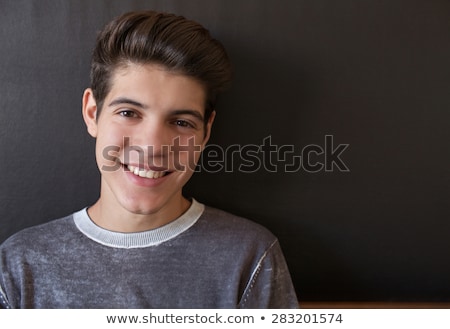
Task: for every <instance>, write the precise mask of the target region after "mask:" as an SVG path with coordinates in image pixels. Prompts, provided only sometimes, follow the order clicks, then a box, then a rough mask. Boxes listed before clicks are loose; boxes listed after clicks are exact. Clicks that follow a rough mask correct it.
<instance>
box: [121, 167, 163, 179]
mask: <svg viewBox="0 0 450 329" xmlns="http://www.w3.org/2000/svg"><path fill="white" fill-rule="evenodd" d="M126 167H127V168H128V170H129V171H130V172H132V173H133V174H135V175H136V176H139V177H143V178H149V179H157V178H161V177H163V176H165V175H167V174H168V173H169V172H168V171H163V170H151V169H143V168H139V167H136V166H131V165H127V166H126Z"/></svg>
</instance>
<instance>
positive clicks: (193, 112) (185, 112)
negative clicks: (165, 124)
mask: <svg viewBox="0 0 450 329" xmlns="http://www.w3.org/2000/svg"><path fill="white" fill-rule="evenodd" d="M122 104H129V105H133V106H136V107H140V108H142V109H148V106H147V105H145V104H142V103H140V102H138V101H135V100H133V99H131V98H127V97H118V98H116V99H114V100H113V101H112V102H111V103H109V105H108V106H116V105H122ZM170 114H171V115H190V116H193V117H194V118H196V119H198V120H200V121H203V120H204V116H203V114H201V113H200V112H199V111H196V110H189V109H182V110H174V111H171V113H170Z"/></svg>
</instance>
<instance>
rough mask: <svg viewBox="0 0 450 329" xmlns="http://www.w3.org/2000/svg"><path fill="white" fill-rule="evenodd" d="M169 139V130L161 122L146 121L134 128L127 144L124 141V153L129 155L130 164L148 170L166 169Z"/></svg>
mask: <svg viewBox="0 0 450 329" xmlns="http://www.w3.org/2000/svg"><path fill="white" fill-rule="evenodd" d="M171 138H172V136H171V132H170V129H168V127H167V125H165V123H164V122H163V121H162V120H159V119H157V118H155V119H152V120H146V122H142V123H141V124H140V125H139V126H137V127H134V129H133V132H132V134H131V136H130V137H129V140H128V142H127V141H125V145H124V148H125V152H127V151H128V153H129V154H130V160H131V163H134V164H139V165H141V166H148V167H150V168H151V167H166V166H167V161H168V154H169V151H170V143H171ZM127 144H128V145H127ZM133 154H134V155H133Z"/></svg>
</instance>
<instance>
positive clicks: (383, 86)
mask: <svg viewBox="0 0 450 329" xmlns="http://www.w3.org/2000/svg"><path fill="white" fill-rule="evenodd" d="M133 9H157V10H164V11H172V12H175V13H178V14H182V15H185V16H187V17H188V18H191V19H194V20H197V21H199V22H201V23H202V24H204V25H205V26H206V27H207V28H208V29H209V30H210V31H211V33H212V34H213V35H214V36H215V37H217V38H218V39H220V40H221V41H222V42H223V43H224V44H225V46H226V47H227V48H228V50H229V54H230V57H231V58H232V61H233V62H234V66H235V80H234V84H233V87H232V88H231V89H230V90H229V91H228V92H227V93H226V94H225V95H224V97H223V98H222V99H221V102H220V105H219V108H218V116H217V120H216V125H215V127H214V128H215V130H214V132H213V137H212V140H211V143H213V144H219V145H221V146H222V147H224V148H226V147H227V146H230V145H233V144H239V145H241V146H243V145H246V144H254V145H260V144H262V142H263V140H264V138H266V137H268V136H271V140H272V144H275V145H278V146H281V145H286V144H287V145H294V147H295V150H296V152H297V153H296V154H301V150H302V149H303V148H304V147H306V146H307V145H310V144H314V145H319V146H321V147H324V143H325V136H326V135H332V136H333V138H334V143H335V146H336V145H338V144H349V147H348V148H347V149H346V150H345V152H343V153H342V156H341V158H342V160H343V161H344V162H345V164H346V165H347V166H348V168H349V169H350V171H349V172H340V171H338V170H336V168H334V169H335V170H333V171H328V172H326V171H325V170H321V171H319V172H317V173H308V172H306V171H305V170H299V171H297V172H293V173H286V172H283V170H282V169H283V168H282V166H281V162H277V164H279V165H280V166H279V168H278V171H277V172H276V173H270V172H268V171H266V170H264V168H260V170H258V171H257V172H255V173H253V174H248V173H239V172H236V170H235V172H233V173H227V172H224V171H222V172H219V173H206V172H204V171H202V172H200V173H198V174H196V176H195V177H194V179H193V180H192V181H191V182H190V183H189V185H188V187H187V189H186V195H188V196H194V197H196V198H197V199H198V200H199V201H201V202H204V203H207V204H209V205H212V206H217V207H220V208H224V209H226V210H228V211H231V212H234V213H236V214H239V215H242V216H246V217H249V218H251V219H253V220H254V221H257V222H259V223H262V224H263V225H265V226H266V227H268V228H269V229H271V230H272V231H273V232H274V233H275V234H276V235H277V236H278V237H279V239H280V241H281V244H282V247H283V249H284V251H285V254H286V258H287V261H288V264H289V266H290V268H291V272H292V276H293V279H294V283H295V286H296V289H297V291H298V296H299V298H300V300H311V301H312V300H328V301H333V300H337V301H338V300H356V301H358V300H366V301H377V300H384V301H449V300H450V284H449V278H450V265H449V263H450V262H449V253H450V239H449V233H450V223H449V220H450V216H449V215H450V207H449V200H448V199H449V196H450V193H449V192H450V191H449V185H450V150H449V147H448V146H449V137H450V133H449V122H450V112H449V111H450V110H449V109H450V63H449V59H450V1H448V0H367V1H361V0H340V1H336V0H290V1H289V0H270V1H261V0H259V1H256V0H253V1H249V0H242V1H241V0H240V1H229V0H228V1H225V0H222V1H220V0H214V1H211V0H204V1H200V0H198V1H176V0H173V1H111V0H108V1H107V0H104V1H100V0H95V1H48V0H46V1H42V0H40V1H29V0H27V1H24V0H19V1H18V0H14V1H5V0H1V1H0V15H1V20H0V41H1V47H0V64H1V65H0V78H1V79H0V125H1V126H0V135H1V138H0V152H1V155H0V156H1V161H0V169H1V170H0V175H1V184H0V220H1V225H0V242H1V241H3V240H4V239H6V238H7V237H8V236H10V235H11V234H13V233H14V232H16V231H18V230H19V229H22V228H24V227H28V226H31V225H34V224H38V223H43V222H46V221H48V220H50V219H53V218H57V217H60V216H64V215H66V214H69V213H71V212H73V211H76V210H78V209H80V208H82V207H84V206H86V205H89V204H92V203H93V202H94V201H95V200H96V198H97V197H98V185H99V175H98V172H97V169H96V164H95V160H94V141H93V140H92V139H91V138H90V137H89V136H88V134H87V133H86V130H85V127H84V123H83V122H82V118H81V95H82V92H83V90H84V88H85V87H87V86H88V83H89V80H88V74H89V60H90V52H91V49H92V47H93V43H94V39H95V34H96V31H98V29H99V28H100V27H101V26H102V25H103V24H104V23H105V22H107V21H108V20H110V19H111V18H112V17H114V16H117V15H118V14H121V13H122V12H124V11H129V10H133ZM312 160H313V161H323V157H322V158H321V157H320V156H318V157H316V158H314V159H312ZM230 161H231V160H230ZM234 161H235V162H233V164H236V166H237V165H239V163H242V161H241V160H239V159H236V158H235V159H234ZM31 247H32V246H31ZM167 261H170V260H167Z"/></svg>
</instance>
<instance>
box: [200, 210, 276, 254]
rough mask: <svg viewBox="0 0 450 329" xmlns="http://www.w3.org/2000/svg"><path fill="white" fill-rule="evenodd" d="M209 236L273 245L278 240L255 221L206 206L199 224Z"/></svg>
mask: <svg viewBox="0 0 450 329" xmlns="http://www.w3.org/2000/svg"><path fill="white" fill-rule="evenodd" d="M198 224H199V225H200V226H201V227H202V228H203V229H206V230H207V231H208V234H210V235H212V236H215V235H219V236H220V238H221V239H224V238H228V239H233V240H236V241H240V242H241V243H244V242H250V241H251V242H254V243H255V242H256V243H263V244H265V245H267V246H268V245H271V244H273V243H274V242H275V241H277V238H276V237H275V236H274V235H273V234H272V232H270V231H269V230H268V229H267V228H266V227H264V226H263V225H261V224H258V223H256V222H255V221H253V220H250V219H247V218H244V217H241V216H237V215H234V214H232V213H229V212H227V211H224V210H220V209H217V208H213V207H209V206H205V210H204V212H203V214H202V216H201V217H200V219H199V223H198Z"/></svg>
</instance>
